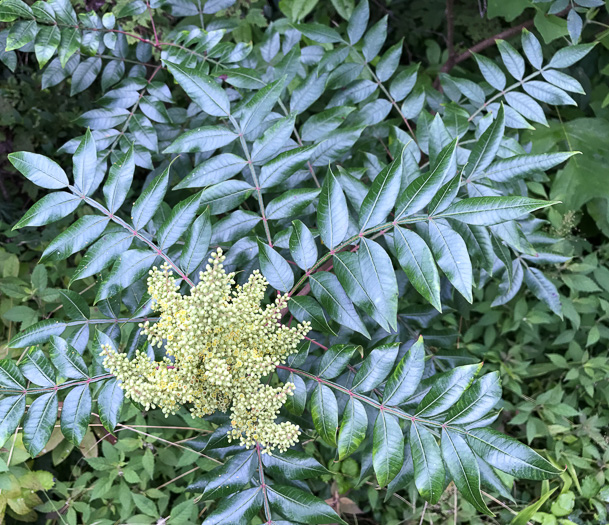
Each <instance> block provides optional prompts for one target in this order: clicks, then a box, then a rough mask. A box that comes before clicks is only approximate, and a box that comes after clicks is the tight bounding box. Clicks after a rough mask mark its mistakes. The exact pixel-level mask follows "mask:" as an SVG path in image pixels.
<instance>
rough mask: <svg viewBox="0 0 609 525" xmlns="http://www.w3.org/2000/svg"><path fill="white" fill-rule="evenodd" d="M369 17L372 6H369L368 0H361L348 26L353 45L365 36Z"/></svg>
mask: <svg viewBox="0 0 609 525" xmlns="http://www.w3.org/2000/svg"><path fill="white" fill-rule="evenodd" d="M369 18H370V7H369V6H368V0H360V1H359V3H358V4H357V6H355V9H354V10H353V13H352V14H351V18H350V19H349V24H348V26H347V33H348V34H349V42H350V43H351V45H353V44H356V43H357V42H358V41H359V40H360V39H361V38H362V36H364V33H365V32H366V28H367V27H368V20H369Z"/></svg>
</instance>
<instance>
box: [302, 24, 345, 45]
mask: <svg viewBox="0 0 609 525" xmlns="http://www.w3.org/2000/svg"><path fill="white" fill-rule="evenodd" d="M294 27H295V28H296V29H298V31H300V32H301V33H302V34H303V35H304V36H306V37H307V38H310V39H311V40H313V41H314V42H319V43H320V44H332V43H334V42H340V41H342V38H341V36H340V33H339V32H338V31H336V29H332V28H331V27H328V26H327V25H325V24H317V23H311V24H295V26H294Z"/></svg>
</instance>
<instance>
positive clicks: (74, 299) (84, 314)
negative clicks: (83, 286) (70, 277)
mask: <svg viewBox="0 0 609 525" xmlns="http://www.w3.org/2000/svg"><path fill="white" fill-rule="evenodd" d="M59 295H60V296H61V304H62V305H63V309H64V312H65V313H66V315H67V316H68V317H69V318H70V319H76V320H79V321H86V320H88V319H89V317H90V316H91V310H90V309H89V305H88V304H87V301H85V300H84V299H83V297H82V295H80V294H78V293H76V292H74V291H72V290H59Z"/></svg>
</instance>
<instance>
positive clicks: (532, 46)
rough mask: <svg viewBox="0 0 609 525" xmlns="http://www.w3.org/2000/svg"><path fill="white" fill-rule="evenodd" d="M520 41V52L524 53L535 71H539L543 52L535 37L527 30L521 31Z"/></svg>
mask: <svg viewBox="0 0 609 525" xmlns="http://www.w3.org/2000/svg"><path fill="white" fill-rule="evenodd" d="M521 40H522V50H523V51H524V54H525V56H526V57H527V59H528V61H529V63H530V64H531V65H532V66H533V67H534V68H535V69H541V64H542V63H543V51H542V49H541V44H540V43H539V40H537V37H536V36H535V35H534V34H533V33H531V32H530V31H527V29H523V30H522V38H521Z"/></svg>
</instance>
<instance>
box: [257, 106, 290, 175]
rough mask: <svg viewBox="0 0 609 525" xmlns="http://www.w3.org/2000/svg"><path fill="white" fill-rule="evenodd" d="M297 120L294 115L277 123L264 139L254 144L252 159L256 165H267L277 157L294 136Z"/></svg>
mask: <svg viewBox="0 0 609 525" xmlns="http://www.w3.org/2000/svg"><path fill="white" fill-rule="evenodd" d="M295 120H296V115H294V114H292V115H290V116H287V117H285V118H282V119H279V120H277V121H275V122H274V123H273V125H272V126H271V127H270V128H269V129H267V130H266V131H265V132H264V134H263V135H262V137H260V138H259V139H257V140H256V141H255V142H254V144H253V146H252V153H251V158H252V162H253V163H254V164H255V165H257V166H258V165H261V164H266V163H267V161H269V160H271V159H272V158H274V157H275V156H276V155H277V153H278V152H279V151H280V150H281V149H282V148H283V147H284V146H285V144H286V142H287V141H288V139H289V138H290V135H292V132H293V131H294V121H295Z"/></svg>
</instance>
